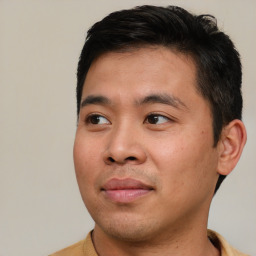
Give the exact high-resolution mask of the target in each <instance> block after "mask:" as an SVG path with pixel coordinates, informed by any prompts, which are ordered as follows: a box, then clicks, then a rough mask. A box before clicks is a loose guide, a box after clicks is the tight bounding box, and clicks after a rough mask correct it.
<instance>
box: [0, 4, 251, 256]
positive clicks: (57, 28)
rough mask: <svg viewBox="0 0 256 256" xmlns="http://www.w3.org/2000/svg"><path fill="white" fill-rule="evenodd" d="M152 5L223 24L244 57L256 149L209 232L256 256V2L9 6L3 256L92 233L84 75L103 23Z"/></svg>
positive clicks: (0, 69) (1, 108) (2, 143)
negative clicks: (80, 114)
mask: <svg viewBox="0 0 256 256" xmlns="http://www.w3.org/2000/svg"><path fill="white" fill-rule="evenodd" d="M146 3H147V4H155V5H164V6H166V5H169V4H174V5H180V6H182V7H185V8H188V9H189V10H191V11H193V12H195V13H198V14H201V13H210V14H213V15H215V16H216V17H217V19H218V24H219V26H220V27H221V28H222V29H223V30H224V31H225V32H227V33H228V34H229V35H230V36H231V38H232V39H233V41H234V42H235V44H236V46H237V48H238V49H239V51H240V53H241V56H242V63H243V67H244V69H243V72H244V77H243V94H244V101H245V103H244V122H245V125H246V127H247V131H248V142H247V145H246V148H245V150H244V153H243V156H242V158H241V160H240V163H239V164H238V166H237V167H236V169H235V170H234V172H233V173H232V174H231V175H230V176H229V177H228V178H227V179H226V181H225V182H224V184H223V186H222V187H221V189H220V191H219V192H218V194H217V195H216V197H215V198H214V201H213V205H212V207H211V213H210V220H209V227H210V228H212V229H214V230H217V231H218V232H219V233H221V234H222V235H223V236H225V237H226V239H227V240H228V241H229V242H231V243H232V244H233V245H235V246H236V247H237V248H239V249H240V250H242V251H244V252H247V253H250V254H251V255H256V201H255V198H256V186H255V179H256V172H255V166H256V154H255V151H256V136H255V132H256V116H255V113H256V107H255V106H256V104H255V96H256V86H255V82H256V78H255V60H256V53H255V45H256V1H254V0H251V1H250V0H209V1H202V0H193V1H191V0H187V1H186V0H184V1H183V0H180V1H156V0H155V1H146V0H130V1H120V0H95V1H88V0H16V1H15V0H0V112H1V113H0V116H1V117H0V122H1V125H0V129H1V132H0V136H1V137H0V158H1V161H0V256H14V255H21V256H23V255H26V256H37V255H38V256H39V255H47V254H49V253H51V252H54V251H56V250H58V249H61V248H63V247H65V246H68V245H70V244H72V243H74V242H76V241H78V240H80V239H83V238H84V237H85V235H86V234H87V232H88V231H89V230H90V229H91V228H92V227H93V222H92V220H91V218H90V216H89V215H88V213H87V211H86V210H85V208H84V205H83V202H82V200H81V198H80V194H79V191H78V188H77V184H76V180H75V175H74V167H73V160H72V146H73V140H74V134H75V128H76V115H75V112H76V109H75V107H76V106H75V84H76V65H77V61H78V57H79V53H80V50H81V48H82V45H83V43H84V37H85V32H86V31H87V29H88V28H89V27H90V26H91V25H92V24H93V23H94V22H96V21H97V20H99V19H101V18H102V17H103V16H105V15H106V14H108V13H109V12H111V11H114V10H119V9H123V8H128V7H133V6H136V5H141V4H146Z"/></svg>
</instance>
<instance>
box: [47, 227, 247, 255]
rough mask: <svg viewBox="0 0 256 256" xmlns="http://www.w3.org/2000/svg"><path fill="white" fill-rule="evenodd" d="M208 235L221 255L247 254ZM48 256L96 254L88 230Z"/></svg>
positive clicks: (210, 233) (213, 233)
mask: <svg viewBox="0 0 256 256" xmlns="http://www.w3.org/2000/svg"><path fill="white" fill-rule="evenodd" d="M208 237H209V239H210V240H211V242H212V243H213V244H214V246H215V247H217V248H218V249H219V250H220V251H221V256H249V255H247V254H244V253H241V252H239V251H237V250H236V249H234V248H233V247H231V246H230V245H229V244H228V243H227V241H226V240H225V239H224V238H223V237H222V236H221V235H219V234H218V233H216V232H214V231H211V230H208ZM49 256H98V254H97V253H96V251H95V248H94V246H93V243H92V238H91V232H90V233H89V234H88V235H87V237H86V238H85V239H84V240H82V241H80V242H78V243H76V244H73V245H71V246H69V247H67V248H65V249H63V250H60V251H58V252H56V253H54V254H51V255H49Z"/></svg>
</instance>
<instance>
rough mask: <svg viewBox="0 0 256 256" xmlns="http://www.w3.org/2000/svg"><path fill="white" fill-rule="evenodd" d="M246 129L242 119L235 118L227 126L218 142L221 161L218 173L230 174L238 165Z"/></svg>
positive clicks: (244, 141)
mask: <svg viewBox="0 0 256 256" xmlns="http://www.w3.org/2000/svg"><path fill="white" fill-rule="evenodd" d="M245 143H246V130H245V126H244V124H243V122H242V121H241V120H238V119H235V120H233V121H232V122H230V123H229V124H228V125H227V126H225V127H224V128H223V130H222V133H221V139H220V141H219V142H218V146H217V147H218V151H219V162H218V169H217V171H218V173H219V174H222V175H228V174H229V173H230V172H231V171H232V170H233V169H234V168H235V166H236V164H237V162H238V160H239V158H240V156H241V154H242V151H243V148H244V145H245Z"/></svg>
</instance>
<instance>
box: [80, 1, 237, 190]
mask: <svg viewBox="0 0 256 256" xmlns="http://www.w3.org/2000/svg"><path fill="white" fill-rule="evenodd" d="M147 46H164V47H166V48H169V49H171V50H174V51H176V52H180V53H183V54H186V55H188V56H190V57H192V59H193V60H194V62H195V64H196V68H197V85H198V86H197V89H198V92H199V93H200V94H201V95H202V96H203V97H204V98H205V99H206V100H207V101H208V102H209V104H210V107H211V112H212V117H213V136H214V145H213V146H216V145H217V143H218V141H219V139H220V135H221V131H222V128H223V127H224V126H225V125H227V124H228V123H229V122H231V121H232V120H234V119H241V117H242V95H241V83H242V70H241V62H240V56H239V53H238V52H237V50H236V48H235V46H234V44H233V42H232V41H231V40H230V38H229V37H228V36H227V35H226V34H225V33H223V32H221V31H220V30H219V29H218V26H217V21H216V19H215V18H214V17H213V16H211V15H194V14H192V13H190V12H188V11H186V10H184V9H183V8H180V7H177V6H168V7H160V6H151V5H143V6H138V7H135V8H132V9H128V10H121V11H117V12H113V13H111V14H109V15H108V16H106V17H105V18H104V19H102V20H101V21H99V22H97V23H95V24H94V25H93V26H92V27H91V28H90V29H89V30H88V33H87V37H86V41H85V44H84V47H83V49H82V52H81V55H80V59H79V63H78V68H77V90H76V92H77V115H79V112H80V103H81V96H82V90H83V85H84V82H85V79H86V75H87V72H88V70H89V68H90V66H91V64H92V62H93V61H94V60H95V59H97V58H98V57H99V56H101V55H102V54H104V53H107V52H117V51H127V50H128V51H129V49H137V48H141V47H147ZM224 178H225V176H223V175H220V177H219V179H218V182H217V184H216V188H215V192H216V191H217V190H218V188H219V186H220V184H221V183H222V181H223V180H224Z"/></svg>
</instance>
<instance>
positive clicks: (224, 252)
mask: <svg viewBox="0 0 256 256" xmlns="http://www.w3.org/2000/svg"><path fill="white" fill-rule="evenodd" d="M208 237H209V239H210V240H211V242H212V243H213V245H214V246H215V247H216V248H218V249H219V250H220V251H221V256H249V255H248V254H244V253H242V252H239V251H238V250H237V249H235V248H233V247H232V246H231V245H230V244H229V243H228V242H227V241H226V240H225V238H224V237H222V236H221V235H220V234H218V233H217V232H215V231H212V230H208Z"/></svg>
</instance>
